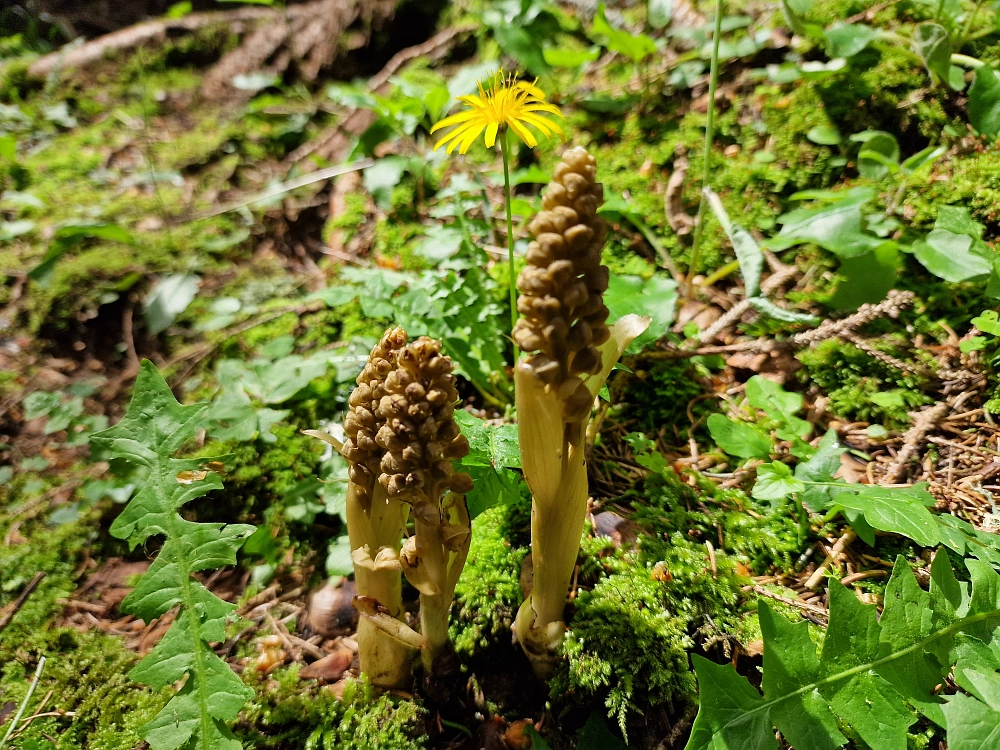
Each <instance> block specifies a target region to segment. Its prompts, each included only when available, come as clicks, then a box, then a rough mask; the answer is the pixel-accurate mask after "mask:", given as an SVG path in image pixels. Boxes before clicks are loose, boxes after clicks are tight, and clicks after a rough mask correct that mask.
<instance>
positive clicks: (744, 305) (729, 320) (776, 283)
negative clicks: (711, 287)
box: [698, 257, 798, 344]
mask: <svg viewBox="0 0 1000 750" xmlns="http://www.w3.org/2000/svg"><path fill="white" fill-rule="evenodd" d="M768 262H769V263H771V266H772V268H773V269H774V273H772V274H771V275H770V276H768V277H767V279H766V280H765V281H764V283H763V284H761V286H760V291H761V294H762V295H763V296H765V297H766V296H767V295H768V294H770V293H771V292H773V291H774V290H775V289H778V288H779V287H780V286H781V285H782V284H784V283H786V282H787V281H790V280H791V279H792V277H794V276H795V274H796V272H797V271H798V269H797V268H796V267H795V266H786V265H785V264H784V263H782V262H781V261H779V260H778V259H777V258H774V259H773V260H772V258H770V257H769V258H768ZM749 309H750V298H749V297H747V298H745V299H743V300H741V301H740V302H738V303H737V304H736V305H734V306H733V307H732V308H730V309H729V310H728V311H727V312H726V314H725V315H723V316H722V317H721V318H719V319H718V320H717V321H715V322H714V323H713V324H712V325H710V326H709V327H708V328H706V329H705V330H704V331H703V332H702V333H701V334H700V335H699V336H698V341H700V342H701V343H702V344H707V343H708V342H709V341H711V340H712V339H714V338H715V337H716V336H717V335H718V334H719V333H720V332H721V331H724V330H725V329H726V328H728V327H729V326H731V325H733V324H735V323H736V322H737V321H739V319H740V318H742V317H743V315H744V314H745V313H746V312H747V311H748V310H749Z"/></svg>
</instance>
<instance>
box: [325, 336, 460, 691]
mask: <svg viewBox="0 0 1000 750" xmlns="http://www.w3.org/2000/svg"><path fill="white" fill-rule="evenodd" d="M453 369H454V366H453V364H452V362H451V359H450V358H448V357H445V356H443V355H442V354H441V344H440V342H437V341H434V340H432V339H429V338H426V337H422V338H420V339H417V340H416V341H415V342H413V343H411V344H408V343H407V335H406V332H405V331H404V330H403V329H402V328H395V329H391V330H389V331H387V332H386V334H385V336H383V337H382V340H381V341H380V342H379V343H378V344H377V345H376V346H375V348H374V349H372V352H371V355H370V356H369V358H368V363H367V364H366V365H365V368H364V370H363V371H362V373H361V375H359V376H358V381H357V382H358V386H357V388H355V390H354V392H353V393H352V394H351V397H350V399H349V400H348V404H349V406H350V410H349V412H348V414H347V416H346V418H345V420H344V432H345V434H346V436H347V440H346V441H345V442H344V445H343V447H342V448H341V453H342V454H343V456H344V457H345V458H346V459H347V461H348V465H349V468H348V471H349V477H350V483H349V486H348V501H347V525H348V534H349V537H350V541H351V550H352V552H351V556H352V558H353V560H354V570H355V577H356V579H357V584H358V599H357V602H356V606H357V608H358V609H359V611H360V612H361V614H362V617H361V620H360V622H359V627H358V647H359V655H360V660H361V669H362V671H363V672H364V673H365V674H367V675H368V676H369V677H370V679H371V680H372V682H373V683H375V684H377V685H381V686H383V687H403V686H405V684H406V682H408V681H409V678H410V666H409V665H410V653H411V651H410V650H411V649H413V648H418V649H420V650H421V654H422V658H423V661H424V666H425V669H426V671H428V673H429V672H430V671H431V669H432V668H433V663H434V659H435V658H436V657H437V655H438V654H440V653H441V651H442V650H444V649H445V648H446V647H447V646H448V644H449V641H448V615H449V613H450V611H451V603H452V600H453V599H454V591H455V584H456V583H457V581H458V577H459V575H460V574H461V571H462V568H463V567H464V565H465V558H466V556H467V554H468V550H469V541H470V539H469V534H470V524H469V513H468V510H467V508H466V504H465V498H464V494H465V493H466V492H468V491H469V490H471V489H472V480H471V479H470V477H469V476H468V475H467V474H460V473H458V474H456V473H455V471H454V469H453V468H452V462H453V461H454V460H457V459H459V458H462V457H463V456H465V455H466V454H467V453H468V452H469V444H468V441H467V440H466V439H465V437H464V436H463V435H462V434H461V433H460V431H459V428H458V424H457V423H456V422H455V418H454V413H455V402H456V401H457V400H458V392H457V391H456V389H455V376H454V375H453V374H452V371H453ZM411 510H412V513H413V523H414V529H415V533H414V534H413V536H410V537H409V538H408V539H407V540H406V542H405V544H404V542H403V537H404V535H405V532H406V524H407V519H408V517H409V515H410V511H411ZM404 573H405V574H406V576H407V579H408V580H409V581H410V582H411V583H412V584H413V585H414V587H415V588H417V589H418V590H419V591H420V610H421V614H420V617H421V633H419V634H418V633H416V632H414V631H413V630H412V629H411V628H410V627H409V626H408V625H406V623H405V622H404V621H403V618H402V594H401V586H402V578H401V574H404Z"/></svg>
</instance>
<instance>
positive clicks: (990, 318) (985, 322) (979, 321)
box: [972, 310, 1000, 336]
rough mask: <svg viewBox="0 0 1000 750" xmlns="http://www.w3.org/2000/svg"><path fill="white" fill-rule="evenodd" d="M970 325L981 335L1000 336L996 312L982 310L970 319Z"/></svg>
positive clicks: (999, 321) (998, 319)
mask: <svg viewBox="0 0 1000 750" xmlns="http://www.w3.org/2000/svg"><path fill="white" fill-rule="evenodd" d="M972 325H974V326H975V327H976V328H978V329H979V330H980V331H982V332H983V333H992V334H993V335H994V336H1000V315H997V312H996V310H984V311H983V312H982V313H980V314H979V315H978V316H977V317H975V318H973V319H972Z"/></svg>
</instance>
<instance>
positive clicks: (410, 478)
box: [375, 336, 472, 515]
mask: <svg viewBox="0 0 1000 750" xmlns="http://www.w3.org/2000/svg"><path fill="white" fill-rule="evenodd" d="M395 358H396V367H395V369H393V370H392V371H391V372H389V373H388V375H387V377H386V379H385V382H384V385H383V388H382V393H383V395H382V397H381V399H379V402H378V412H377V418H378V420H379V421H380V422H381V427H379V430H378V433H377V434H376V435H375V442H376V443H377V445H378V447H380V448H382V449H383V450H384V451H385V453H384V455H383V456H382V462H381V466H380V469H381V471H380V474H379V476H378V481H379V483H381V485H382V486H383V487H384V488H385V491H386V494H388V495H389V497H395V498H398V499H400V500H402V501H404V502H407V503H409V504H410V505H412V506H413V509H414V513H415V514H418V515H419V514H420V513H421V512H422V511H424V512H433V513H435V515H436V513H437V507H438V502H439V498H440V496H441V493H442V492H443V491H445V490H451V491H452V492H455V493H456V494H465V493H466V492H468V491H469V490H470V489H471V488H472V479H471V478H470V477H469V475H468V474H455V473H454V469H453V468H452V461H455V460H457V459H459V458H462V457H463V456H465V455H467V454H468V452H469V441H468V440H466V439H465V436H464V435H462V434H461V432H460V431H459V428H458V423H457V422H455V402H456V401H458V391H457V390H455V376H454V375H453V374H452V370H454V365H453V364H452V361H451V358H450V357H446V356H444V355H442V354H441V343H440V342H439V341H435V340H434V339H430V338H427V337H426V336H422V337H420V338H419V339H417V340H416V341H414V342H413V343H412V344H410V345H409V346H404V347H402V348H400V349H399V350H398V351H396V353H395ZM425 505H427V506H428V507H427V508H426V509H425V508H424V507H422V506H425Z"/></svg>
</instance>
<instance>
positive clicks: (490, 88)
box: [431, 70, 564, 154]
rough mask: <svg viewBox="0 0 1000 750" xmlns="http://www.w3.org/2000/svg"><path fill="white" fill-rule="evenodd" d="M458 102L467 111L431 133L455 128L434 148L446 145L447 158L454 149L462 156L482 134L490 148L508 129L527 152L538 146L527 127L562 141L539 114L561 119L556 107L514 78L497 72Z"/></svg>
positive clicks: (558, 130) (538, 91) (531, 85)
mask: <svg viewBox="0 0 1000 750" xmlns="http://www.w3.org/2000/svg"><path fill="white" fill-rule="evenodd" d="M536 82H537V79H536ZM458 100H459V101H460V102H464V103H465V104H467V105H468V106H469V109H467V110H464V111H462V112H459V113H457V114H454V115H452V116H451V117H446V118H444V119H443V120H441V122H439V123H437V124H436V125H435V126H434V127H433V128H431V132H432V133H433V132H434V131H436V130H441V129H442V128H448V127H451V126H452V125H457V126H458V127H456V128H455V129H454V130H452V131H451V132H450V133H448V134H446V135H445V136H444V137H443V138H441V140H439V141H438V142H437V143H436V144H434V148H435V149H438V148H441V146H444V145H445V144H447V145H448V153H449V154H450V153H451V152H452V151H454V150H455V149H456V148H457V149H458V152H459V153H460V154H464V153H465V152H466V151H468V150H469V146H471V145H472V143H473V142H474V141H475V140H476V138H478V137H479V134H480V133H482V132H483V131H484V130H485V131H486V147H487V148H492V147H493V144H494V143H496V140H497V133H498V132H501V133H502V132H503V131H504V130H505V129H506V128H507V127H508V126H509V127H510V129H511V130H513V131H514V133H515V134H516V135H517V137H518V138H520V139H521V140H522V141H524V142H525V144H526V145H527V146H528V147H529V148H532V147H534V146H535V145H537V144H538V139H537V138H535V136H534V134H533V133H532V132H531V131H530V130H529V129H528V127H527V126H528V125H530V126H532V127H534V128H537V129H538V130H540V131H541V132H542V134H543V135H545V136H546V137H548V136H550V135H552V134H553V133H556V134H558V135H559V137H560V138H563V137H564V136H563V131H562V129H561V128H560V127H559V126H558V125H556V124H555V123H554V122H552V120H550V119H548V118H547V117H543V116H542V115H541V114H539V113H541V112H547V113H549V114H553V115H557V116H558V117H562V112H560V111H559V107H557V106H556V105H555V104H552V103H550V102H547V101H545V92H544V91H542V90H541V89H540V88H538V86H536V85H535V83H528V82H527V81H519V80H517V75H516V74H512V75H509V76H505V75H504V72H503V70H498V71H497V72H496V73H494V74H493V77H492V78H491V79H489V80H488V81H487V83H486V84H485V85H484V83H483V82H482V81H480V82H479V94H478V96H477V95H476V94H470V95H469V96H460V97H458Z"/></svg>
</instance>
